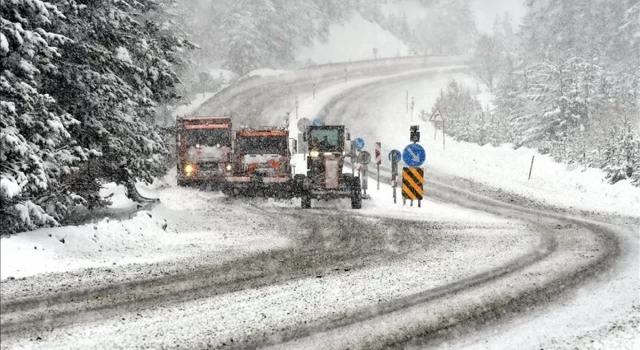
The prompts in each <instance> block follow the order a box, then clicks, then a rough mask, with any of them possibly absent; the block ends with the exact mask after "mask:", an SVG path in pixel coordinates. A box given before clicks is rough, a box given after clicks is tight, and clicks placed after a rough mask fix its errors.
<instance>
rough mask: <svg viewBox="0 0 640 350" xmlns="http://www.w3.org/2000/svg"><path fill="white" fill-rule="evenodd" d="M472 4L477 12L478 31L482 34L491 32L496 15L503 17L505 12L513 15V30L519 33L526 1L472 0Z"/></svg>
mask: <svg viewBox="0 0 640 350" xmlns="http://www.w3.org/2000/svg"><path fill="white" fill-rule="evenodd" d="M471 2H472V4H473V7H474V9H475V11H476V19H477V24H478V30H480V31H482V32H489V31H491V29H492V28H493V21H494V19H495V18H496V14H500V15H502V14H503V13H505V12H509V13H510V14H511V18H512V20H513V27H514V28H513V29H515V30H516V31H517V30H518V27H519V26H520V24H521V21H522V17H523V16H524V14H525V5H524V0H471Z"/></svg>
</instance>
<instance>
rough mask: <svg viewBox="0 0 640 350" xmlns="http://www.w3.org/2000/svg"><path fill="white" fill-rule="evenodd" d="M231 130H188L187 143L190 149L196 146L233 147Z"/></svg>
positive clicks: (186, 134)
mask: <svg viewBox="0 0 640 350" xmlns="http://www.w3.org/2000/svg"><path fill="white" fill-rule="evenodd" d="M230 132H231V131H230V130H229V129H196V130H187V131H186V133H185V136H186V143H187V146H188V147H193V146H196V145H200V146H204V147H214V146H218V145H220V147H223V146H226V147H230V146H231V138H230V137H229V135H230Z"/></svg>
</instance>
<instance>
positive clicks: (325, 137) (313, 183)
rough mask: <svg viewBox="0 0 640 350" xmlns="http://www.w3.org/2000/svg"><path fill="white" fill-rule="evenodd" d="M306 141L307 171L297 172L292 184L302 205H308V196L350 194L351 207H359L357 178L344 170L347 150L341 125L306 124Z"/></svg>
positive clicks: (318, 197) (319, 196) (311, 197)
mask: <svg viewBox="0 0 640 350" xmlns="http://www.w3.org/2000/svg"><path fill="white" fill-rule="evenodd" d="M303 135H304V140H305V141H306V142H307V143H308V145H309V156H308V157H307V174H306V175H296V176H295V178H294V188H295V192H296V193H297V195H298V196H299V197H300V198H301V204H302V207H303V208H310V207H311V199H313V198H315V199H335V198H350V199H351V207H352V208H353V209H360V208H361V207H362V196H361V186H360V178H359V177H357V176H353V175H352V174H350V173H343V167H344V161H345V158H347V157H351V156H352V155H351V154H350V153H347V152H346V141H347V138H348V135H347V134H346V131H345V127H344V125H319V126H315V125H312V126H309V127H307V129H306V130H305V132H304V134H303Z"/></svg>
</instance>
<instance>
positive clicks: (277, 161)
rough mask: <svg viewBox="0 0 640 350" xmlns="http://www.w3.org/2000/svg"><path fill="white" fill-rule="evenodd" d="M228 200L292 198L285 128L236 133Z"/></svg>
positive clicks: (258, 129)
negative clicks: (233, 197) (247, 197)
mask: <svg viewBox="0 0 640 350" xmlns="http://www.w3.org/2000/svg"><path fill="white" fill-rule="evenodd" d="M235 135H236V137H235V143H234V147H233V150H234V153H233V156H232V158H233V166H232V169H233V170H232V175H231V176H229V177H227V186H226V188H225V193H226V194H227V195H231V196H238V195H241V196H261V197H274V198H292V197H293V194H292V181H291V176H292V175H291V166H290V163H291V153H290V151H289V131H288V130H287V129H286V128H278V127H260V128H249V127H242V128H240V130H238V131H236V133H235Z"/></svg>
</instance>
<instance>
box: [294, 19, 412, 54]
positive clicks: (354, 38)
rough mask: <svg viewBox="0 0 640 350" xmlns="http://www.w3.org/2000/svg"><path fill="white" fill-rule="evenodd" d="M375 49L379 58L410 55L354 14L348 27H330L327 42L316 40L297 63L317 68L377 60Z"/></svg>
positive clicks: (403, 46)
mask: <svg viewBox="0 0 640 350" xmlns="http://www.w3.org/2000/svg"><path fill="white" fill-rule="evenodd" d="M374 48H376V49H377V50H378V57H395V56H396V55H398V53H399V54H400V55H401V56H405V55H407V53H408V48H407V45H406V44H405V43H404V42H402V40H400V39H398V38H396V37H395V36H394V35H393V34H391V33H390V32H389V31H387V30H384V29H383V28H382V27H380V25H378V24H376V23H372V22H369V21H367V20H365V19H364V18H362V16H361V15H360V14H359V13H356V12H354V13H353V14H352V15H351V18H350V19H349V20H348V21H347V22H346V23H344V24H333V25H331V27H330V28H329V35H328V39H327V42H324V43H323V42H320V41H319V40H318V39H315V40H314V42H313V45H311V46H310V47H307V48H304V49H302V50H301V51H300V53H299V54H298V56H297V60H298V61H299V62H302V63H306V62H307V61H309V60H311V61H313V62H314V63H316V64H324V63H329V62H348V61H349V60H353V61H356V60H367V59H373V58H374V54H373V49H374Z"/></svg>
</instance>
